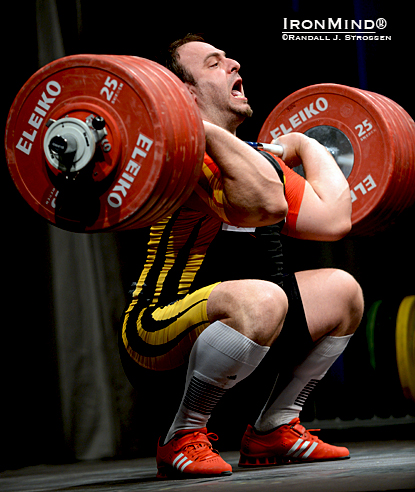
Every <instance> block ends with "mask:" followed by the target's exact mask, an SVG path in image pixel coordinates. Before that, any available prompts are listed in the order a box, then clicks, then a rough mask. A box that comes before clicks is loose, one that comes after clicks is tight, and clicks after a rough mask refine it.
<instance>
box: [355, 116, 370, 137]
mask: <svg viewBox="0 0 415 492" xmlns="http://www.w3.org/2000/svg"><path fill="white" fill-rule="evenodd" d="M354 128H355V130H358V131H359V133H358V135H357V136H358V137H363V135H365V134H366V133H368V132H370V130H371V129H372V128H373V125H372V123H370V121H367V120H364V121H362V123H359V124H358V125H356V126H355V127H354Z"/></svg>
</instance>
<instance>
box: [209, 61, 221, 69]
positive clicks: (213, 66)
mask: <svg viewBox="0 0 415 492" xmlns="http://www.w3.org/2000/svg"><path fill="white" fill-rule="evenodd" d="M218 66H219V62H216V63H212V65H210V68H215V67H218Z"/></svg>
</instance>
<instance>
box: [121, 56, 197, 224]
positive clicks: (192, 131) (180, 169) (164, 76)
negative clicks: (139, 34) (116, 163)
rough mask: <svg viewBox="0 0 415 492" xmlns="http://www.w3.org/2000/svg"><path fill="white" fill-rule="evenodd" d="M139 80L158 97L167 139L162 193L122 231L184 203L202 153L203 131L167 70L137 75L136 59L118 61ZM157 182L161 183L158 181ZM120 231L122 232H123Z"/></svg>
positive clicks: (191, 105) (153, 69)
mask: <svg viewBox="0 0 415 492" xmlns="http://www.w3.org/2000/svg"><path fill="white" fill-rule="evenodd" d="M119 58H120V59H121V60H122V61H123V63H125V64H128V66H129V67H130V68H131V69H132V70H133V71H134V72H135V73H137V74H140V77H143V76H147V77H148V78H149V79H148V83H151V84H153V91H154V94H156V93H159V97H158V98H157V99H158V103H159V108H158V110H159V113H160V114H162V115H163V118H161V124H162V125H164V126H163V128H164V131H163V133H164V134H165V135H166V138H168V144H167V145H168V149H169V153H168V155H166V162H165V166H164V171H163V178H164V189H161V187H159V188H158V189H157V201H156V203H155V204H154V205H152V206H150V204H149V205H147V206H146V207H144V208H142V209H140V211H139V213H137V214H135V215H134V216H133V217H132V219H131V220H129V221H128V223H126V224H125V227H127V228H132V227H135V228H136V227H143V226H144V225H149V224H150V223H154V222H155V221H157V220H159V218H161V217H162V216H165V215H166V214H167V213H172V212H173V211H174V210H175V209H177V208H178V207H179V206H180V205H182V204H183V203H184V201H185V200H187V198H188V196H189V195H190V193H191V192H192V190H193V188H194V185H195V184H196V182H197V179H198V176H199V173H200V169H201V163H202V160H203V153H204V146H205V142H204V130H203V124H202V121H201V118H200V115H199V112H198V109H197V107H196V105H195V103H194V101H193V100H192V99H191V97H190V94H189V93H188V91H187V89H186V88H185V86H184V84H182V82H181V81H179V80H178V79H177V77H175V76H174V75H173V74H171V73H170V72H169V71H168V70H167V69H165V68H164V67H161V66H160V65H158V64H156V63H153V64H147V65H146V66H145V74H143V73H140V72H141V70H142V67H141V66H140V59H137V58H134V57H119ZM160 182H161V180H160ZM125 227H124V228H125Z"/></svg>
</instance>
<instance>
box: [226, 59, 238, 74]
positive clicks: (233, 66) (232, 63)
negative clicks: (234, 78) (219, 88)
mask: <svg viewBox="0 0 415 492" xmlns="http://www.w3.org/2000/svg"><path fill="white" fill-rule="evenodd" d="M226 61H227V69H228V72H229V73H232V72H239V70H240V68H241V65H240V64H239V63H238V62H237V61H236V60H232V58H227V59H226Z"/></svg>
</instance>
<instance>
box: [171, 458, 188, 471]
mask: <svg viewBox="0 0 415 492" xmlns="http://www.w3.org/2000/svg"><path fill="white" fill-rule="evenodd" d="M185 461H187V457H186V456H184V457H183V458H182V459H181V460H180V461H178V462H177V463H176V464H175V465H174V466H175V467H176V468H177V469H178V470H180V467H181V465H182V464H183V463H184V462H185Z"/></svg>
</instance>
